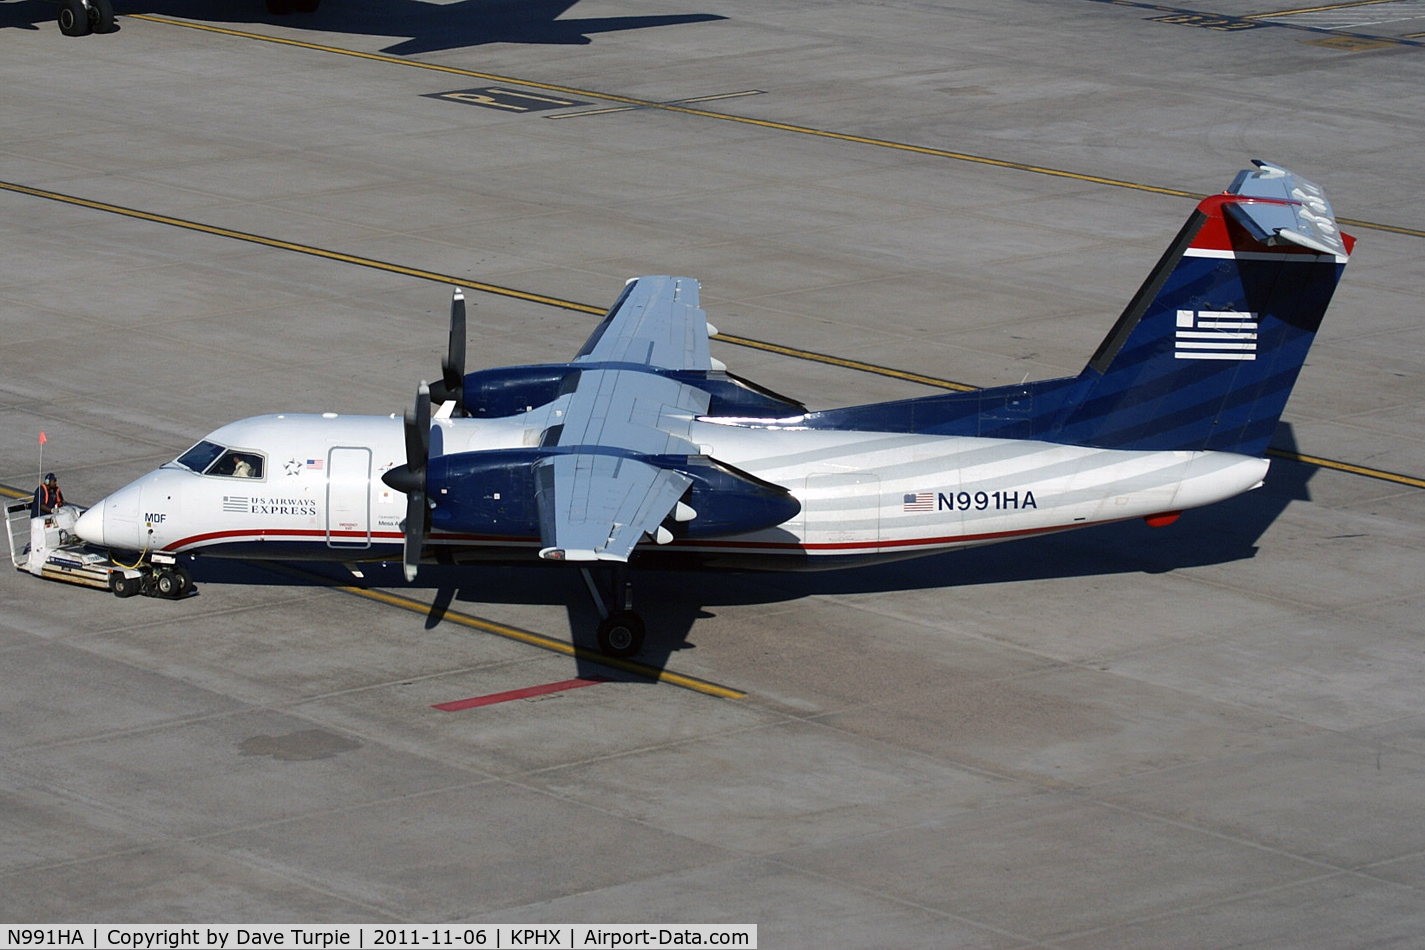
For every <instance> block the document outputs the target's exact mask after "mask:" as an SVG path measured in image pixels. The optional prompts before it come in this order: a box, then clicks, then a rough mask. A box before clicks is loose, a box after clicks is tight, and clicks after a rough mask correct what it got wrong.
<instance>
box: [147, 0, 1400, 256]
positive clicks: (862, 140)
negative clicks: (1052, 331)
mask: <svg viewBox="0 0 1425 950" xmlns="http://www.w3.org/2000/svg"><path fill="white" fill-rule="evenodd" d="M129 16H130V17H131V18H132V19H135V20H147V21H150V22H152V23H161V24H163V25H165V26H177V27H182V28H184V29H189V30H201V31H203V32H206V33H218V34H222V35H224V36H232V37H237V38H239V39H245V40H257V41H259V42H262V43H275V44H277V45H279V46H293V47H296V48H298V49H307V50H312V51H314V52H320V53H330V54H332V55H336V56H351V57H355V58H357V59H365V60H370V61H372V62H378V63H388V64H391V65H396V66H406V67H409V68H412V69H426V70H430V71H432V72H439V73H447V74H450V75H454V76H462V77H465V78H468V79H478V80H481V81H482V82H492V83H499V84H501V85H510V86H524V87H525V88H526V89H542V90H544V91H545V92H553V93H558V94H559V95H562V96H572V97H574V98H578V97H580V96H588V97H591V98H594V99H603V100H604V101H605V102H617V103H621V104H623V105H626V106H635V107H638V108H643V109H661V110H662V111H664V112H677V113H681V114H682V115H691V116H697V117H699V118H703V119H717V120H719V121H722V122H736V123H739V124H741V125H751V126H756V127H758V128H764V129H772V130H774V131H778V132H791V133H794V134H797V135H810V136H815V137H817V138H823V139H831V140H833V141H837V142H849V143H853V144H856V145H871V146H875V147H877V148H889V149H895V150H897V151H901V152H910V153H912V154H916V155H929V156H933V157H935V158H946V159H951V160H953V161H958V162H968V163H970V164H975V165H988V166H991V167H994V168H1006V169H1010V170H1013V171H1021V172H1030V173H1032V174H1036V175H1048V176H1050V177H1053V178H1068V179H1072V180H1073V181H1081V182H1085V183H1088V184H1095V185H1107V186H1110V187H1113V188H1126V189H1129V190H1132V191H1144V192H1149V193H1151V194H1157V195H1168V196H1170V197H1174V198H1191V199H1193V200H1194V201H1196V200H1198V199H1200V198H1202V195H1200V194H1197V193H1195V192H1191V191H1183V190H1182V189H1179V188H1163V187H1161V186H1158V185H1145V184H1142V183H1140V182H1133V181H1124V180H1123V179H1120V178H1105V177H1102V176H1100V175H1086V174H1083V173H1082V172H1074V171H1068V170H1066V169H1062V168H1050V167H1047V166H1044V165H1032V164H1028V163H1026V162H1013V161H1008V160H1006V159H1002V158H991V157H989V156H985V155H972V154H970V153H968V152H956V151H953V150H950V149H943V148H933V147H931V146H927V145H912V144H909V143H906V142H894V141H891V140H889V139H879V138H874V137H872V136H867V135H853V134H851V133H848V132H834V131H832V130H830V129H817V128H812V127H810V126H805V125H794V124H792V123H788V122H776V121H773V120H771V119H755V118H752V117H751V116H742V115H732V114H729V113H726V112H713V111H712V110H710V109H699V108H696V107H694V106H690V105H687V104H686V103H687V102H689V101H694V100H683V101H681V102H657V101H655V100H652V99H639V98H637V97H635V96H624V95H620V94H618V93H611V92H599V91H597V90H593V89H581V88H579V87H577V86H564V85H561V84H559V83H549V82H540V81H539V80H534V79H518V78H516V77H514V76H504V75H501V74H499V73H486V72H480V71H479V70H474V69H463V68H460V67H458V66H444V65H441V64H439V63H426V62H422V61H420V60H414V59H405V58H402V57H400V56H391V55H388V54H386V53H367V52H363V51H361V50H353V49H344V48H342V47H340V46H327V45H324V44H321V43H309V42H306V41H304V40H293V39H287V38H285V37H280V36H267V35H265V34H262V33H252V32H250V31H247V30H235V29H232V28H231V27H225V26H213V25H211V24H207V23H193V22H190V21H188V20H175V19H172V18H170V17H165V16H157V15H155V14H151V13H136V14H129ZM1337 221H1338V222H1339V223H1341V224H1345V225H1348V226H1350V227H1357V228H1369V229H1372V230H1381V231H1388V232H1390V233H1392V234H1404V235H1408V236H1410V237H1420V238H1425V230H1421V229H1417V228H1404V227H1398V226H1396V225H1380V224H1375V223H1372V222H1369V221H1357V220H1353V219H1349V218H1337Z"/></svg>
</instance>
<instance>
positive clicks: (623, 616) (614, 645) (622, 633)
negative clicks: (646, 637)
mask: <svg viewBox="0 0 1425 950" xmlns="http://www.w3.org/2000/svg"><path fill="white" fill-rule="evenodd" d="M643 634H644V630H643V618H641V617H639V616H638V614H636V613H634V612H633V611H631V610H619V611H615V612H614V613H611V614H609V615H608V617H606V618H605V619H604V622H603V623H601V624H599V649H600V650H601V651H603V653H604V654H606V655H607V656H614V657H619V658H623V657H630V656H633V655H634V654H635V653H637V652H638V651H639V650H642V649H643Z"/></svg>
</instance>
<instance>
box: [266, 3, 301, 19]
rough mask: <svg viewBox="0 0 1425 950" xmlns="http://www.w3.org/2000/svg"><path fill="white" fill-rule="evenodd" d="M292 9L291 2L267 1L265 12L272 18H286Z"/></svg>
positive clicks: (292, 4)
mask: <svg viewBox="0 0 1425 950" xmlns="http://www.w3.org/2000/svg"><path fill="white" fill-rule="evenodd" d="M294 7H295V4H294V2H293V0H267V12H268V13H270V14H272V15H273V16H286V15H287V14H289V13H291V12H292V10H293V9H294Z"/></svg>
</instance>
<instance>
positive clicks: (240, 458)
mask: <svg viewBox="0 0 1425 950" xmlns="http://www.w3.org/2000/svg"><path fill="white" fill-rule="evenodd" d="M262 469H263V464H262V456H261V455H258V454H257V453H256V452H248V451H245V450H241V449H238V450H233V449H230V450H228V451H227V452H224V453H223V455H222V457H221V458H219V459H218V460H217V461H216V462H214V463H213V466H212V467H211V468H209V469H208V471H207V472H206V473H205V474H208V475H226V476H228V477H229V478H261V477H262Z"/></svg>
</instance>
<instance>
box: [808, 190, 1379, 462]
mask: <svg viewBox="0 0 1425 950" xmlns="http://www.w3.org/2000/svg"><path fill="white" fill-rule="evenodd" d="M1256 164H1257V166H1258V168H1257V169H1256V170H1255V171H1254V170H1251V169H1248V170H1246V171H1243V172H1240V173H1239V174H1238V175H1237V178H1236V179H1235V180H1234V181H1233V182H1232V185H1231V187H1230V188H1228V189H1227V191H1225V192H1223V193H1222V194H1220V195H1213V196H1211V197H1209V198H1206V199H1204V200H1203V201H1202V202H1201V203H1199V204H1198V206H1197V210H1196V211H1194V212H1193V214H1192V217H1190V218H1189V219H1188V222H1187V224H1186V225H1184V226H1183V229H1182V231H1181V232H1179V234H1178V236H1177V238H1176V239H1174V241H1173V243H1172V245H1171V246H1170V247H1169V248H1168V250H1167V252H1166V253H1165V254H1164V255H1163V257H1162V259H1161V260H1160V261H1159V262H1158V265H1157V266H1156V267H1155V268H1154V269H1153V271H1152V273H1151V274H1150V275H1149V277H1148V279H1147V281H1146V282H1144V284H1143V286H1142V288H1141V289H1140V290H1139V291H1138V293H1137V294H1136V295H1135V296H1134V297H1133V300H1132V302H1130V303H1129V305H1128V308H1127V309H1126V310H1125V311H1124V312H1123V315H1122V316H1121V317H1120V318H1119V319H1118V322H1117V323H1116V324H1115V325H1114V327H1113V329H1112V330H1111V331H1110V332H1109V334H1108V336H1107V337H1106V338H1105V339H1104V341H1103V343H1102V344H1101V345H1100V346H1099V348H1098V351H1097V352H1096V353H1095V354H1094V356H1093V358H1092V359H1091V360H1090V361H1089V364H1088V366H1086V367H1085V368H1084V370H1083V372H1081V373H1080V374H1079V375H1078V376H1073V377H1067V378H1063V379H1049V380H1041V381H1038V382H1030V383H1025V384H1022V385H1019V386H1002V387H998V388H995V389H984V390H979V391H976V392H969V393H950V394H946V395H941V396H924V397H921V398H918V399H908V400H902V401H899V402H891V403H880V404H877V405H872V406H857V407H852V408H848V409H833V410H829V411H826V412H818V413H810V414H808V415H807V416H805V417H803V424H805V425H807V426H808V427H811V428H832V429H839V428H856V429H872V430H879V431H891V432H923V433H928V434H937V435H977V436H983V437H986V438H1003V439H1034V440H1039V441H1046V442H1059V443H1064V444H1071V445H1090V446H1095V447H1098V448H1108V449H1141V450H1209V449H1211V450H1217V451H1225V452H1237V453H1241V454H1243V455H1255V456H1261V455H1263V454H1264V453H1265V452H1266V447H1267V440H1268V439H1270V438H1271V435H1272V431H1273V430H1274V429H1275V428H1276V425H1277V421H1278V419H1279V418H1280V416H1281V413H1282V409H1283V408H1284V407H1285V405H1286V400H1287V396H1288V395H1289V394H1290V393H1291V387H1292V385H1293V384H1294V383H1295V382H1296V377H1297V374H1298V373H1299V372H1300V371H1301V367H1302V364H1303V363H1304V362H1305V360H1306V351H1307V349H1308V348H1309V347H1310V346H1311V341H1312V339H1313V338H1314V337H1315V335H1316V330H1317V328H1318V327H1319V326H1320V325H1321V318H1322V316H1323V315H1324V314H1325V312H1326V307H1327V305H1328V304H1329V303H1330V302H1331V295H1332V293H1333V292H1334V291H1335V289H1336V283H1337V281H1339V280H1340V279H1341V272H1342V271H1343V270H1344V268H1345V265H1346V259H1347V257H1348V256H1349V255H1350V251H1351V248H1352V246H1353V245H1354V244H1355V240H1354V239H1353V238H1351V237H1349V236H1347V235H1344V234H1341V233H1340V231H1339V230H1337V227H1336V220H1335V218H1334V217H1333V216H1332V214H1331V206H1330V204H1328V203H1327V201H1326V197H1325V195H1324V194H1323V193H1322V191H1321V189H1320V188H1318V187H1317V186H1316V185H1314V184H1312V183H1311V182H1309V181H1307V180H1306V179H1304V178H1300V177H1297V176H1296V175H1293V174H1292V173H1291V172H1288V171H1286V170H1284V169H1281V168H1276V167H1274V166H1271V165H1267V164H1264V163H1262V162H1257V163H1256Z"/></svg>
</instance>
